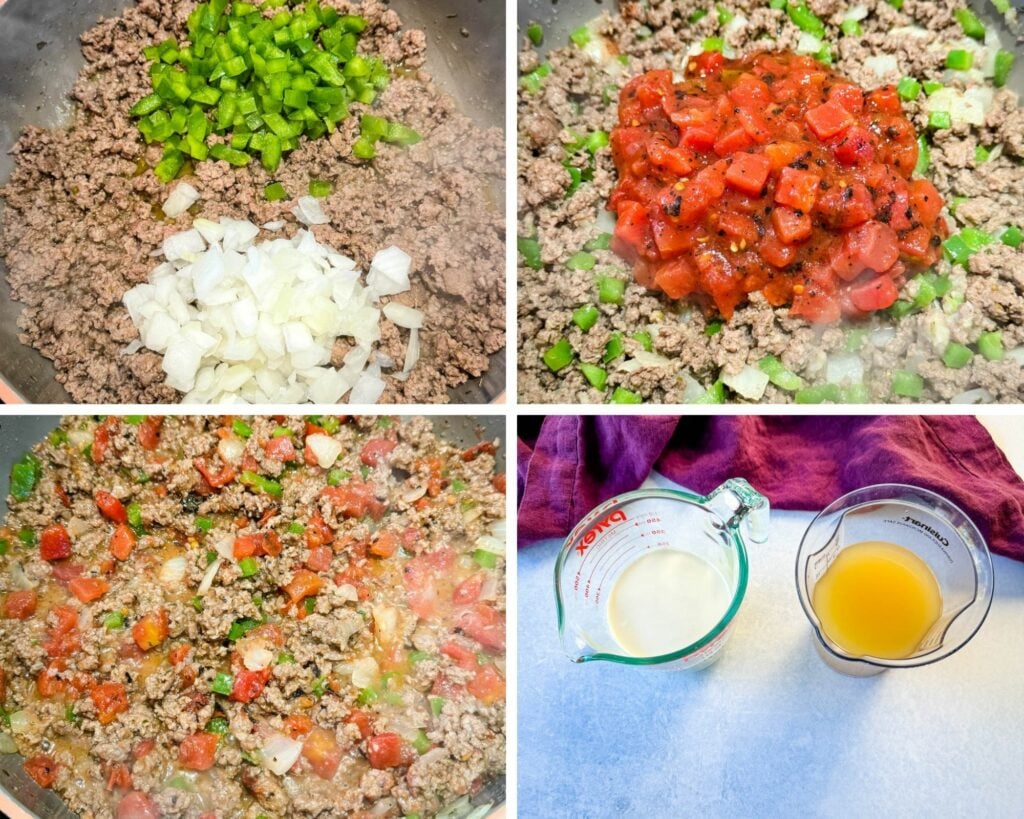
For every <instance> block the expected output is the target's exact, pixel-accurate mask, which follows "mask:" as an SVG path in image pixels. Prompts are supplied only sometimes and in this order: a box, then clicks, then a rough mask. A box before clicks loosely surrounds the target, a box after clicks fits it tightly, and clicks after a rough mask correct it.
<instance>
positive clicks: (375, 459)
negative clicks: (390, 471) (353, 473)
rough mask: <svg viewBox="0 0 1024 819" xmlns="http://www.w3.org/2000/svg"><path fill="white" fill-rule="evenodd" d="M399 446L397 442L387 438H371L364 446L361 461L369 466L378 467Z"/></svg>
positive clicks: (360, 454) (360, 456) (360, 455)
mask: <svg viewBox="0 0 1024 819" xmlns="http://www.w3.org/2000/svg"><path fill="white" fill-rule="evenodd" d="M397 445H398V444H397V443H396V442H395V441H391V440H389V439H387V438H371V439H370V440H369V441H367V442H366V443H365V444H363V448H362V450H361V451H360V453H359V460H361V461H362V462H363V463H364V464H366V465H367V466H376V465H377V464H379V463H380V462H381V461H382V460H384V458H386V457H387V456H388V455H389V454H391V451H392V450H393V449H394V448H395V447H396V446H397Z"/></svg>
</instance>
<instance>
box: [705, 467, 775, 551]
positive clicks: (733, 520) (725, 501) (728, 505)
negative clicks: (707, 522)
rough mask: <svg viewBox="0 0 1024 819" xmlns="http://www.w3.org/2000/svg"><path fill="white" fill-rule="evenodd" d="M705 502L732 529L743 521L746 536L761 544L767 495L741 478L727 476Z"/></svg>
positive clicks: (767, 509)
mask: <svg viewBox="0 0 1024 819" xmlns="http://www.w3.org/2000/svg"><path fill="white" fill-rule="evenodd" d="M704 502H705V503H706V504H707V506H708V508H710V509H712V510H714V511H715V512H716V513H717V514H718V515H720V516H721V518H722V519H723V520H724V521H725V522H726V523H727V524H728V525H729V526H730V527H732V528H737V527H739V526H740V525H741V524H742V523H743V522H744V521H746V524H747V536H748V537H749V538H750V540H752V541H753V542H754V543H764V542H765V541H766V540H767V539H768V516H769V513H770V507H769V504H768V498H766V497H765V496H764V495H762V494H761V493H760V492H758V491H757V490H756V489H754V487H752V486H751V485H750V484H749V483H747V482H746V481H745V480H743V478H730V479H729V480H727V481H726V482H725V483H723V484H722V485H721V486H720V487H718V488H717V489H716V490H714V491H713V492H712V493H711V494H710V495H708V496H707V497H706V498H705V499H704Z"/></svg>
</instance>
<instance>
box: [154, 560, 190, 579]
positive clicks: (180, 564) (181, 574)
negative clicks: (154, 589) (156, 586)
mask: <svg viewBox="0 0 1024 819" xmlns="http://www.w3.org/2000/svg"><path fill="white" fill-rule="evenodd" d="M187 568H188V567H187V565H186V563H185V555H176V556H174V557H171V558H168V559H167V560H165V561H164V562H163V565H162V566H161V567H160V573H159V575H158V577H159V578H160V582H161V583H163V584H164V585H165V586H177V585H178V584H179V583H181V581H182V580H184V579H185V571H186V569H187Z"/></svg>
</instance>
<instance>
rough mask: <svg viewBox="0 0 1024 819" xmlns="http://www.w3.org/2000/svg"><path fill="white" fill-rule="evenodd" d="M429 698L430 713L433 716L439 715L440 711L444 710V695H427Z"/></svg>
mask: <svg viewBox="0 0 1024 819" xmlns="http://www.w3.org/2000/svg"><path fill="white" fill-rule="evenodd" d="M427 699H428V700H430V713H431V714H433V715H434V716H435V717H439V716H441V712H442V711H443V710H444V697H428V698H427Z"/></svg>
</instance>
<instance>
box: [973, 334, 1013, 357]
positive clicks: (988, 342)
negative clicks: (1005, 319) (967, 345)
mask: <svg viewBox="0 0 1024 819" xmlns="http://www.w3.org/2000/svg"><path fill="white" fill-rule="evenodd" d="M978 352H979V353H981V354H982V355H983V356H985V358H987V359H988V360H989V361H1002V360H1003V357H1004V356H1005V355H1006V353H1005V351H1004V350H1003V334H1002V333H1000V332H998V331H995V332H991V333H982V334H981V335H980V336H979V337H978Z"/></svg>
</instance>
